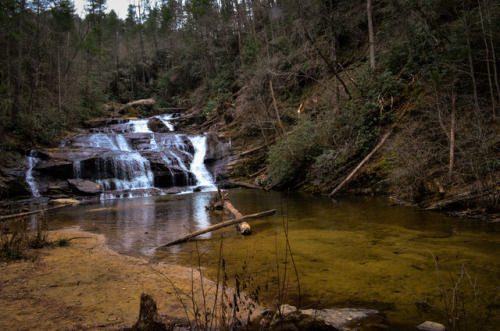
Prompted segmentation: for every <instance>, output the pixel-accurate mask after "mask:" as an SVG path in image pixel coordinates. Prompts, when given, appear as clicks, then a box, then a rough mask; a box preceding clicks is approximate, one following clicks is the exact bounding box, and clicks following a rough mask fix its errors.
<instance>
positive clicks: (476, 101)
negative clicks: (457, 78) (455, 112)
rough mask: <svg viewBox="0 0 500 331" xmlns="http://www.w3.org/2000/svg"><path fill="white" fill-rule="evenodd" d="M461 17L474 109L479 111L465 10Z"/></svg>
mask: <svg viewBox="0 0 500 331" xmlns="http://www.w3.org/2000/svg"><path fill="white" fill-rule="evenodd" d="M462 19H463V24H464V29H465V39H466V41H467V54H468V58H469V70H470V77H471V80H472V92H473V94H474V106H475V109H476V111H479V98H478V95H477V84H476V73H475V71H474V61H473V60H472V46H471V43H470V32H469V26H468V23H467V18H466V17H465V11H464V12H463V13H462Z"/></svg>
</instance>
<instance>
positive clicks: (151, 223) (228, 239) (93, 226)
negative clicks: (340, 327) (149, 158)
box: [54, 190, 500, 325]
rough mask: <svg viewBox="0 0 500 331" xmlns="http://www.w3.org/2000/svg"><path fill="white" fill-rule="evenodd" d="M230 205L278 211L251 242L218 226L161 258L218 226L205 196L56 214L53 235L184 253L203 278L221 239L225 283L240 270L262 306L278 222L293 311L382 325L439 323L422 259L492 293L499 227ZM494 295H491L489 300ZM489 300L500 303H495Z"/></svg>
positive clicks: (298, 204)
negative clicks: (357, 312) (316, 310)
mask: <svg viewBox="0 0 500 331" xmlns="http://www.w3.org/2000/svg"><path fill="white" fill-rule="evenodd" d="M230 198H231V201H232V202H233V204H234V205H235V207H237V208H238V209H239V210H240V212H241V213H242V214H251V213H255V212H257V211H264V210H268V209H278V211H279V212H278V214H277V215H276V216H273V217H268V218H266V219H260V220H254V221H252V222H251V226H252V230H253V234H252V235H251V236H248V237H243V236H241V235H239V234H238V233H237V232H236V231H235V230H234V227H228V228H226V229H225V230H219V231H217V232H214V233H212V234H207V235H205V237H203V238H200V240H197V241H196V243H197V244H196V245H194V243H188V244H182V245H177V246H174V247H171V248H169V249H167V250H162V251H155V250H154V248H155V247H157V246H159V245H162V244H165V243H167V242H169V241H171V240H175V239H177V238H179V237H182V236H184V235H186V234H188V233H189V232H192V231H196V230H198V229H201V228H204V227H207V226H209V225H211V224H214V223H217V222H219V221H220V216H216V215H212V214H211V213H209V212H207V211H206V210H205V205H207V204H208V203H209V200H210V194H209V193H196V194H188V195H176V196H165V197H156V198H144V199H124V200H116V201H109V202H108V201H107V202H104V203H103V204H101V205H98V206H96V205H93V206H80V207H77V208H75V209H67V210H64V211H59V212H57V213H56V214H55V216H54V218H55V219H56V220H57V221H56V223H55V224H54V226H57V227H61V226H67V225H75V224H76V225H80V226H81V227H82V228H83V229H85V230H91V231H95V232H98V233H104V234H105V235H106V237H107V239H108V243H109V245H110V246H111V248H112V249H114V250H116V251H118V252H121V253H126V254H131V255H149V256H150V257H151V258H154V259H157V260H162V261H166V262H172V263H177V264H183V265H187V266H189V265H192V264H191V263H192V260H193V254H195V253H196V251H199V252H201V254H202V257H201V258H202V261H203V263H204V265H203V267H206V270H207V273H208V274H209V275H210V274H212V275H215V274H216V266H217V265H218V261H217V256H218V255H217V252H218V249H219V247H220V246H219V244H220V238H221V234H223V235H224V258H225V261H226V266H227V270H228V272H229V274H230V275H229V276H230V277H233V279H234V276H235V275H234V274H235V273H236V272H241V270H242V268H243V267H244V266H245V268H246V269H245V270H246V271H245V274H246V275H248V276H252V277H253V285H254V286H260V287H261V288H264V286H266V285H269V287H268V291H266V293H263V294H261V296H262V297H261V299H263V300H264V301H267V302H270V301H272V300H273V298H274V297H275V295H276V288H275V287H273V283H274V281H275V280H276V274H277V270H276V266H277V264H282V263H284V261H285V256H284V253H283V252H284V248H285V246H286V243H285V240H284V233H283V222H284V221H285V222H288V227H289V239H290V243H291V246H292V249H293V252H294V259H295V262H296V264H297V269H298V272H299V276H300V283H301V289H302V294H303V296H304V295H305V296H306V298H303V301H302V302H303V303H304V302H305V303H314V302H317V301H319V300H323V301H324V302H326V303H325V306H326V307H339V306H340V307H342V306H355V307H365V308H380V307H384V308H386V313H387V314H388V316H389V319H390V320H392V321H398V322H400V323H403V324H405V323H407V324H408V325H417V324H419V323H421V322H423V321H425V320H427V319H430V320H432V319H434V320H436V319H437V321H440V318H441V317H442V316H441V315H440V313H436V312H435V311H434V310H432V309H431V310H428V311H427V310H422V309H419V308H418V307H417V306H416V305H415V302H416V299H415V297H414V296H413V295H414V294H415V295H418V296H421V297H423V298H425V299H429V300H432V301H433V302H434V303H435V304H436V305H438V306H439V305H443V302H442V300H441V299H440V292H439V279H438V278H437V275H436V272H435V266H434V260H433V259H432V257H431V254H430V253H431V252H432V254H434V255H435V256H439V261H440V263H441V267H442V268H443V270H444V272H445V273H446V274H448V272H449V274H450V275H456V272H457V270H459V269H460V266H461V264H462V263H465V264H466V265H467V267H468V270H469V272H470V273H471V276H472V277H473V279H475V278H477V284H478V291H480V292H481V293H489V294H492V295H493V296H494V295H497V294H498V287H499V285H500V284H499V278H500V265H499V264H498V261H497V254H498V251H499V249H500V238H499V236H498V234H499V233H500V226H499V225H494V224H489V225H488V224H480V223H477V222H475V221H466V220H461V219H456V218H450V217H445V216H443V215H442V214H438V213H432V212H424V211H421V210H418V209H415V208H407V207H393V206H391V203H390V202H389V201H387V200H386V199H380V198H370V197H356V198H340V199H339V200H338V201H337V202H333V201H332V200H330V199H327V198H326V197H313V196H310V195H306V194H300V193H297V194H290V195H287V194H283V193H277V192H261V191H253V190H234V191H231V192H230ZM277 261H278V262H277ZM282 266H283V265H282ZM280 270H281V271H282V270H283V269H280ZM453 277H455V276H453ZM291 278H293V277H291ZM292 285H294V284H293V280H292ZM447 285H449V284H447ZM495 288H496V289H497V290H496V292H495V291H491V289H495ZM294 291H295V290H294V286H292V287H291V289H290V290H289V293H288V294H289V296H288V300H290V301H289V302H290V303H294V302H293V298H294V296H295V295H296V294H297V293H296V292H294ZM488 291H489V292H488ZM495 293H496V294H495ZM489 294H488V295H489ZM488 300H489V299H488ZM494 300H497V301H498V300H500V299H499V296H498V295H497V297H496V299H494ZM495 305H497V306H500V303H498V302H496V303H495ZM497 306H495V307H497ZM417 322H418V323H417Z"/></svg>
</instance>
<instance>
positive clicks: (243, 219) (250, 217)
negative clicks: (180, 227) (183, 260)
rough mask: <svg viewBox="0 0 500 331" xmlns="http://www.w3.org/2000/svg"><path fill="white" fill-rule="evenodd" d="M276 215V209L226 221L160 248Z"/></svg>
mask: <svg viewBox="0 0 500 331" xmlns="http://www.w3.org/2000/svg"><path fill="white" fill-rule="evenodd" d="M275 213H276V209H273V210H268V211H264V212H262V213H257V214H251V215H246V216H243V217H240V218H236V219H234V220H229V221H225V222H222V223H219V224H215V225H212V226H209V227H208V228H204V229H201V230H198V231H196V232H193V233H190V234H188V235H187V236H185V237H183V238H180V239H177V240H174V241H171V242H169V243H168V244H165V245H162V246H160V247H158V248H166V247H169V246H173V245H177V244H180V243H183V242H185V241H188V240H190V239H192V238H194V237H198V236H200V235H202V234H204V233H208V232H212V231H215V230H218V229H222V228H225V227H228V226H231V225H234V224H238V223H241V222H244V221H247V220H250V219H255V218H260V217H265V216H271V215H274V214H275Z"/></svg>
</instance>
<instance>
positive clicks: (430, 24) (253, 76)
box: [0, 0, 500, 217]
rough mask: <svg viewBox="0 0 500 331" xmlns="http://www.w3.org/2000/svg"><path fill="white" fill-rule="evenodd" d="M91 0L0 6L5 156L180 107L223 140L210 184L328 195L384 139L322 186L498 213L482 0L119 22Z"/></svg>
mask: <svg viewBox="0 0 500 331" xmlns="http://www.w3.org/2000/svg"><path fill="white" fill-rule="evenodd" d="M105 5H106V2H105V1H102V0H101V1H89V9H88V13H87V16H86V17H85V18H80V17H78V16H76V15H75V13H74V10H73V4H72V2H71V1H67V0H59V1H56V2H55V4H53V5H49V4H48V3H45V2H30V1H28V2H25V1H21V2H20V3H18V2H16V1H6V2H3V3H2V5H1V6H2V8H1V9H2V10H1V13H2V14H1V16H0V21H1V22H2V25H3V26H4V27H5V28H4V29H2V32H1V34H2V38H1V41H0V44H1V45H2V49H3V50H4V51H3V52H4V56H3V57H2V58H1V59H0V62H1V66H0V67H1V69H0V76H1V81H0V83H1V88H0V91H1V93H0V116H1V119H2V120H1V124H0V134H1V136H2V139H1V143H0V144H1V148H2V157H1V159H0V162H1V163H2V164H3V165H4V166H7V167H10V166H12V164H13V163H14V164H15V163H16V160H18V159H19V155H22V154H24V153H26V151H28V150H30V149H32V148H34V147H37V146H50V145H54V144H55V143H56V142H57V141H58V140H59V139H60V138H61V137H63V136H66V135H68V134H70V133H71V132H75V131H77V130H78V128H79V127H82V126H83V125H84V123H85V121H88V120H91V119H95V118H98V117H102V116H106V115H107V114H109V113H110V112H112V111H114V110H115V108H116V106H117V105H119V104H122V103H127V102H129V101H132V100H138V99H144V98H153V99H155V100H156V101H157V102H158V104H157V106H155V108H154V109H142V108H140V107H136V108H132V109H129V110H128V113H127V114H125V115H128V116H149V115H153V114H156V113H163V112H182V113H183V114H184V115H185V118H186V121H185V123H184V124H185V125H191V128H190V130H199V131H203V132H210V133H211V134H212V136H213V137H215V136H217V137H218V138H219V139H221V140H224V141H226V142H230V143H231V146H232V148H233V154H232V159H231V160H230V163H229V166H228V167H226V172H225V173H224V176H223V177H225V178H221V179H225V180H227V179H230V180H231V181H233V182H234V181H236V182H245V183H247V184H250V185H255V186H260V187H263V188H267V189H270V188H273V189H293V190H304V191H310V192H314V193H329V192H331V191H332V190H333V189H334V188H335V187H336V186H337V185H338V184H340V183H341V182H342V181H343V180H344V179H345V178H346V177H347V176H348V175H349V174H350V173H351V172H352V170H353V169H354V168H356V166H357V165H358V164H359V162H360V161H361V160H363V159H364V158H365V157H366V156H367V155H368V154H369V153H370V152H371V151H372V150H373V148H374V147H375V146H376V145H377V144H378V143H379V141H380V140H381V139H382V137H383V136H384V135H386V134H387V133H388V132H392V134H391V135H390V136H389V138H388V140H387V141H385V143H384V144H383V145H382V147H381V148H380V149H379V150H378V151H377V152H376V153H375V154H374V156H373V157H372V158H371V159H370V160H369V161H368V163H366V164H365V165H364V166H363V167H362V168H361V170H360V172H358V173H357V174H356V175H355V176H354V177H353V179H352V180H351V181H350V182H349V183H348V184H347V186H345V187H344V188H343V190H342V191H341V192H339V194H342V193H362V194H381V195H391V196H393V197H395V198H396V199H400V200H404V201H407V202H412V203H419V204H420V205H421V206H423V207H426V208H437V209H449V210H453V211H457V210H468V209H471V210H473V211H469V212H468V216H474V215H476V216H477V215H479V216H478V217H483V216H484V214H490V215H495V214H496V213H498V212H499V199H500V193H499V192H500V186H499V185H500V132H499V125H498V124H499V120H498V116H500V112H499V105H500V85H499V82H498V66H499V65H500V58H499V56H498V54H500V49H499V47H500V46H499V44H498V40H500V6H499V4H498V3H497V2H496V1H491V0H481V1H442V0H432V1H403V0H398V1H377V2H374V3H373V8H372V7H371V1H370V0H369V1H362V0H354V1H353V0H338V1H334V0H331V1H328V0H314V1H306V2H305V1H299V0H281V1H278V0H269V1H250V0H246V1H245V0H243V1H221V2H218V1H211V0H202V1H194V0H193V1H185V2H184V4H182V2H180V1H175V0H168V1H161V2H159V3H158V4H157V6H156V7H155V6H153V5H152V4H150V2H146V1H139V4H138V6H137V7H130V8H129V15H128V17H127V19H126V20H121V19H119V18H118V17H117V15H116V14H115V13H114V12H111V13H110V14H105V13H104V7H105ZM371 35H373V37H371ZM104 105H105V106H104ZM2 177H4V178H7V177H8V176H7V175H6V174H3V176H2ZM6 190H9V188H8V187H4V189H3V191H4V192H5V191H6ZM493 217H495V216H493Z"/></svg>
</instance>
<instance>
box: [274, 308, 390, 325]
mask: <svg viewBox="0 0 500 331" xmlns="http://www.w3.org/2000/svg"><path fill="white" fill-rule="evenodd" d="M280 311H281V314H277V315H276V316H275V317H274V319H273V321H272V322H271V324H270V329H271V330H283V329H284V330H360V331H361V330H373V328H382V329H384V328H387V327H388V326H387V325H386V321H385V315H384V314H381V313H380V312H379V311H377V310H373V309H355V308H342V309H336V308H332V309H322V310H316V309H305V310H298V309H297V308H295V307H293V306H290V305H282V306H281V307H280Z"/></svg>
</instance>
